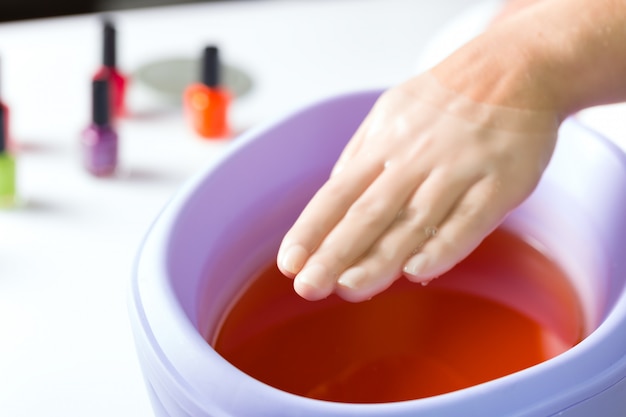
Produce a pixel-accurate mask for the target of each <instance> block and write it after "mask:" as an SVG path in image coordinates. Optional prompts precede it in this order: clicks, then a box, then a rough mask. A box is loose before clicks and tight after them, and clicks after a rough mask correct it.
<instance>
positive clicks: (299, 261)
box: [280, 245, 309, 274]
mask: <svg viewBox="0 0 626 417" xmlns="http://www.w3.org/2000/svg"><path fill="white" fill-rule="evenodd" d="M308 256H309V253H308V252H307V251H306V250H305V249H304V248H303V247H302V246H300V245H292V246H290V247H289V248H288V249H287V250H286V251H285V252H284V253H283V254H281V256H280V266H281V268H282V269H284V270H286V271H289V272H291V273H292V274H297V273H298V272H300V270H301V269H302V267H303V266H304V263H305V262H306V260H307V257H308Z"/></svg>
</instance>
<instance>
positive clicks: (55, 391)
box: [0, 0, 475, 417]
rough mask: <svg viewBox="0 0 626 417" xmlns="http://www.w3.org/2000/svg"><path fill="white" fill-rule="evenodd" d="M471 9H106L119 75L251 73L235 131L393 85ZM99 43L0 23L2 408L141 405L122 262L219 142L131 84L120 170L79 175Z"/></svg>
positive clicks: (246, 5) (57, 29) (29, 24)
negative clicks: (8, 145)
mask: <svg viewBox="0 0 626 417" xmlns="http://www.w3.org/2000/svg"><path fill="white" fill-rule="evenodd" d="M473 3H475V2H474V1H472V0H439V1H436V2H432V1H416V0H333V1H331V0H326V1H321V0H308V1H305V0H302V1H273V0H269V1H242V2H237V1H231V2H226V3H207V4H202V5H187V6H175V7H161V8H153V9H144V10H134V11H126V12H121V13H117V14H113V16H114V18H115V21H116V23H117V28H118V32H119V64H120V67H121V68H122V69H123V70H124V71H125V72H127V73H132V72H133V71H134V70H136V69H137V68H139V67H141V66H142V65H145V64H146V63H149V62H153V61H157V60H162V59H167V58H171V57H181V56H182V57H195V56H197V55H198V54H199V53H200V50H201V48H202V47H203V46H204V45H205V44H207V43H213V42H215V43H217V44H218V45H219V46H220V48H221V52H222V56H223V58H224V61H225V62H226V63H227V64H232V65H235V66H237V67H239V68H242V69H243V70H245V71H246V72H248V73H249V74H250V76H251V77H252V79H253V83H254V87H253V89H252V90H251V91H250V93H249V94H247V95H246V96H244V97H242V98H241V99H239V100H237V101H236V102H235V103H234V105H233V108H232V110H233V114H232V116H233V122H234V125H235V127H236V128H238V129H244V128H246V127H249V126H253V125H256V124H258V123H263V122H266V121H269V120H272V119H274V118H275V117H279V116H280V115H282V114H284V113H285V112H288V111H291V110H293V109H294V108H296V107H299V106H301V105H304V104H306V103H310V102H312V101H314V100H317V99H319V98H321V97H326V96H329V95H334V94H337V93H340V92H344V91H352V90H358V89H369V88H380V87H385V86H389V85H392V84H394V83H397V82H400V81H402V80H404V79H405V78H406V77H408V76H409V75H411V74H412V73H414V72H415V64H416V59H417V57H418V55H419V54H420V51H421V50H422V48H424V47H425V45H426V44H427V43H428V42H429V40H430V37H431V36H432V34H433V33H435V32H436V31H437V30H438V29H439V28H440V27H441V26H442V25H445V23H446V22H447V21H448V19H449V18H450V17H451V16H454V15H457V14H458V13H460V12H461V11H462V10H463V8H465V7H468V6H470V5H472V4H473ZM99 42H100V26H99V20H98V18H97V17H96V16H92V15H89V16H76V17H69V18H55V19H42V20H35V21H24V22H16V23H10V24H0V56H1V58H2V94H3V98H4V100H5V101H6V102H7V104H8V105H9V106H10V108H11V111H12V113H11V130H12V136H13V137H14V140H15V142H16V143H17V145H18V151H17V155H16V157H17V159H18V188H19V195H20V198H21V200H22V202H21V204H20V206H18V207H17V208H15V209H12V210H0V416H11V417H18V416H29V417H31V416H32V417H34V416H37V417H41V416H62V417H72V416H81V417H85V416H91V417H95V416H107V417H110V416H116V417H124V416H132V417H138V416H150V415H152V412H151V409H150V405H149V402H148V399H147V394H146V391H145V389H144V383H143V380H142V375H141V371H140V369H139V366H138V363H137V360H136V357H135V350H134V345H133V340H132V335H131V332H130V325H129V321H128V315H127V296H128V287H129V279H130V276H131V270H132V264H133V260H134V257H135V254H136V252H137V249H138V247H139V244H140V241H141V239H142V237H143V236H144V234H145V233H146V231H147V229H148V228H149V225H150V223H151V222H152V221H153V220H154V218H155V217H156V216H157V214H158V212H159V210H160V209H161V208H162V207H163V205H164V204H165V203H166V202H167V200H168V198H169V197H170V196H171V195H172V193H173V192H175V191H176V190H177V188H178V187H179V186H180V185H181V183H182V182H183V181H185V180H186V179H187V178H189V177H190V176H191V175H193V174H194V173H196V172H198V170H200V169H201V168H202V166H203V165H205V164H206V163H207V161H209V160H210V159H212V158H216V157H219V155H220V152H221V150H223V149H224V148H225V147H226V146H228V143H229V142H219V143H215V142H208V141H203V140H201V139H199V138H198V137H196V136H195V135H194V134H193V133H192V132H190V130H189V129H188V127H187V125H186V124H185V122H184V120H183V116H182V114H181V112H180V109H177V108H171V107H168V106H165V105H163V103H161V102H159V101H158V100H156V99H155V100H153V101H150V100H147V99H146V97H149V94H148V95H146V94H144V93H145V91H146V90H144V93H142V92H141V88H140V87H139V85H138V84H136V83H135V84H131V87H130V88H131V92H130V96H131V106H132V107H131V110H132V111H133V113H134V115H133V116H132V117H130V118H128V119H125V120H123V121H121V123H120V126H119V133H120V139H121V141H122V151H121V160H122V168H121V173H120V175H118V176H117V177H115V178H111V179H95V178H92V177H90V176H89V175H87V174H86V173H85V172H84V171H83V170H82V168H81V165H80V159H79V157H78V138H79V134H80V131H81V130H82V129H83V128H84V127H85V126H86V125H87V124H88V117H89V111H90V110H89V109H90V101H89V91H90V79H91V76H92V75H93V74H94V72H95V70H96V69H97V68H98V66H99V62H100V46H99ZM234 140H236V139H234Z"/></svg>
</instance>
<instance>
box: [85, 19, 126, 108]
mask: <svg viewBox="0 0 626 417" xmlns="http://www.w3.org/2000/svg"><path fill="white" fill-rule="evenodd" d="M100 78H108V79H109V80H110V88H111V107H112V108H113V111H112V113H111V116H114V117H123V116H125V115H126V114H127V111H126V103H125V101H126V84H127V78H126V76H125V75H124V74H123V73H122V72H121V71H120V70H119V68H118V67H117V31H116V29H115V26H114V25H113V23H112V22H111V21H109V20H105V21H104V22H103V26H102V66H101V67H100V68H99V69H98V71H97V72H96V74H95V75H94V77H93V79H94V80H96V79H100Z"/></svg>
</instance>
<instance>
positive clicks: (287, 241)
mask: <svg viewBox="0 0 626 417" xmlns="http://www.w3.org/2000/svg"><path fill="white" fill-rule="evenodd" d="M382 170H383V165H382V164H381V163H376V162H368V163H361V164H352V166H351V167H350V169H347V170H346V171H345V172H344V173H343V174H342V175H341V176H339V177H334V178H331V179H329V180H328V181H327V182H326V183H325V184H324V185H323V186H322V187H321V188H320V189H319V190H318V191H317V193H316V194H315V196H313V198H312V199H311V200H310V201H309V203H308V204H307V206H306V207H305V209H304V210H303V211H302V213H301V214H300V216H299V217H298V219H297V220H296V222H295V223H294V224H293V226H292V227H291V228H290V230H289V231H288V232H287V233H286V234H285V237H284V238H283V241H282V243H281V245H280V248H279V250H278V255H277V266H278V268H279V269H280V271H281V272H282V273H283V274H285V275H286V276H288V277H291V278H293V277H294V276H295V275H296V274H297V273H298V272H300V270H301V269H302V267H303V266H304V263H305V262H306V260H307V259H308V257H309V256H310V254H311V253H313V251H314V250H315V248H317V247H318V245H319V244H320V243H321V241H322V240H323V239H324V237H325V236H326V235H327V234H328V233H329V231H330V230H332V229H333V228H334V227H335V225H336V224H337V223H338V222H339V221H340V220H341V218H342V217H343V216H344V215H345V213H346V211H347V210H348V208H349V207H350V206H351V205H352V203H353V202H354V201H355V200H357V199H358V197H359V196H360V195H361V194H362V193H363V191H364V190H365V189H367V187H368V186H369V185H370V184H371V183H372V182H373V181H374V180H375V178H376V177H377V176H378V175H379V174H380V172H381V171H382Z"/></svg>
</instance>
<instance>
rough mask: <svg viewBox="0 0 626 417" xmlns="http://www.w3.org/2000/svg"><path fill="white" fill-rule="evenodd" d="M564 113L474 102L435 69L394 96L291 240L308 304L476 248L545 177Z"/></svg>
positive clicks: (385, 282) (355, 292)
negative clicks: (440, 78)
mask: <svg viewBox="0 0 626 417" xmlns="http://www.w3.org/2000/svg"><path fill="white" fill-rule="evenodd" d="M557 128H558V122H557V117H556V115H555V114H554V113H551V112H545V111H530V110H520V109H514V108H505V107H498V106H494V105H488V104H480V103H476V102H474V101H472V100H470V99H468V98H466V97H463V96H460V95H458V94H456V93H454V92H452V91H450V90H447V89H446V88H445V87H443V86H442V85H441V84H440V83H439V82H438V80H437V78H436V77H435V76H434V75H432V74H430V73H426V74H423V75H421V76H418V77H416V78H415V79H412V80H410V81H408V82H406V83H404V84H402V85H400V86H398V87H395V88H393V89H390V90H388V91H387V92H385V93H384V94H383V95H382V96H381V97H380V99H379V100H378V101H377V103H376V104H375V106H374V107H373V109H372V110H371V112H370V114H369V115H368V116H367V117H366V119H365V120H364V122H363V123H362V125H361V126H360V128H359V130H358V131H357V132H356V134H355V135H354V137H353V138H352V139H351V141H350V142H349V144H348V145H347V147H346V148H345V150H344V152H343V153H342V155H341V156H340V158H339V160H338V161H337V163H336V165H335V168H334V170H333V172H332V174H331V177H330V178H329V180H328V181H327V182H326V184H325V185H324V186H323V187H322V188H321V189H320V190H319V191H318V192H317V194H316V195H315V196H314V198H313V199H312V200H311V201H310V203H309V204H308V206H307V207H306V208H305V210H304V211H303V213H302V214H301V216H300V217H299V219H298V220H297V221H296V223H295V224H294V225H293V227H292V228H291V230H289V232H288V233H287V235H286V236H285V238H284V240H283V243H282V245H281V247H280V250H279V254H278V266H279V268H280V270H281V271H282V272H283V273H284V274H285V275H287V276H289V277H294V278H295V280H294V288H295V290H296V292H297V293H298V294H300V295H301V296H302V297H304V298H306V299H308V300H317V299H321V298H325V297H327V296H328V295H330V294H331V293H333V292H335V293H337V294H338V295H340V296H341V297H343V298H344V299H346V300H350V301H362V300H367V299H369V298H371V297H372V296H374V295H375V294H377V293H379V292H381V291H383V290H384V289H385V288H387V287H388V286H389V285H391V283H393V281H394V280H396V279H397V278H398V277H400V276H401V275H402V274H404V275H405V276H406V277H407V278H409V279H410V280H412V281H415V282H422V283H426V282H428V281H429V280H431V279H433V278H435V277H437V276H438V275H440V274H442V273H444V272H446V271H447V270H448V269H450V268H452V267H453V266H454V265H455V264H456V263H457V262H458V261H459V260H461V259H463V258H464V257H465V256H466V255H468V254H469V253H470V252H471V251H472V250H473V249H474V248H475V247H476V246H477V245H478V244H479V243H480V242H481V240H482V239H483V238H484V237H485V236H486V235H487V234H488V233H489V232H490V231H491V230H492V229H494V228H495V227H496V226H497V225H498V224H499V223H500V222H501V220H502V219H503V218H504V216H505V215H506V214H507V213H508V212H509V211H510V210H511V209H512V208H514V207H515V206H516V205H518V204H519V203H520V202H521V201H522V200H523V199H524V198H526V196H528V195H529V193H530V192H531V191H532V190H533V189H534V187H535V185H536V184H537V182H538V180H539V178H540V176H541V174H542V172H543V170H544V168H545V167H546V165H547V163H548V161H549V159H550V156H551V154H552V151H553V149H554V145H555V141H556V133H557Z"/></svg>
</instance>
